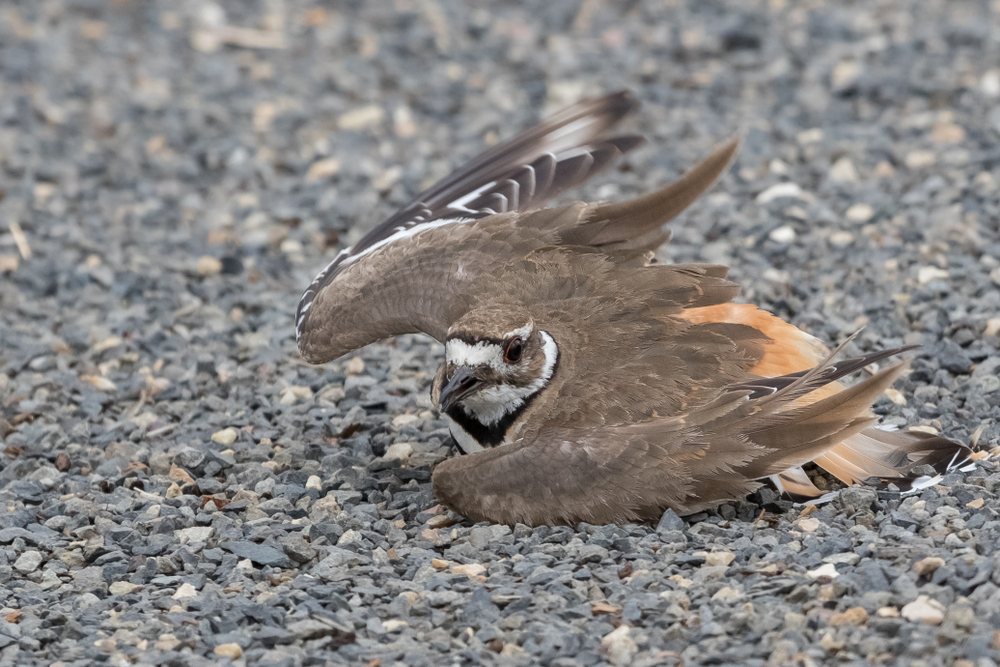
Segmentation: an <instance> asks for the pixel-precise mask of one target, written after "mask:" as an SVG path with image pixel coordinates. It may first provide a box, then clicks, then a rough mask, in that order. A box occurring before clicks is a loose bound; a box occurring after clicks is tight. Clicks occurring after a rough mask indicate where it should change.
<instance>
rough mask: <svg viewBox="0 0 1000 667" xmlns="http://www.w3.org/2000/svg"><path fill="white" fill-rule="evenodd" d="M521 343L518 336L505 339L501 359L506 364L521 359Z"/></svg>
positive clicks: (514, 362)
mask: <svg viewBox="0 0 1000 667" xmlns="http://www.w3.org/2000/svg"><path fill="white" fill-rule="evenodd" d="M522 346H523V343H522V341H521V337H520V336H515V337H514V338H511V339H510V340H509V341H507V345H506V347H504V349H503V360H504V361H505V362H507V363H508V364H516V363H517V362H519V361H520V360H521V347H522Z"/></svg>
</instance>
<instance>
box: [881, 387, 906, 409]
mask: <svg viewBox="0 0 1000 667" xmlns="http://www.w3.org/2000/svg"><path fill="white" fill-rule="evenodd" d="M883 393H884V394H885V395H886V398H888V399H889V400H890V401H892V402H893V403H895V404H896V405H906V397H905V396H903V393H902V392H901V391H899V390H898V389H893V388H892V387H889V388H888V389H886V390H885V392H883Z"/></svg>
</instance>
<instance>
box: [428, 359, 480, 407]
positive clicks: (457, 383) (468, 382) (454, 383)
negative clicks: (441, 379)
mask: <svg viewBox="0 0 1000 667" xmlns="http://www.w3.org/2000/svg"><path fill="white" fill-rule="evenodd" d="M477 387H479V378H477V377H476V376H475V375H474V374H473V371H472V368H470V367H469V366H459V367H458V370H456V371H455V374H454V375H452V376H451V379H449V380H448V382H446V383H445V385H444V388H443V389H442V390H441V396H440V398H439V399H438V402H439V403H440V404H441V412H447V411H448V410H449V409H451V407H452V406H453V405H455V404H456V403H458V402H459V401H461V400H462V399H463V398H465V397H466V396H468V395H469V394H471V393H472V392H473V391H475V390H476V388H477Z"/></svg>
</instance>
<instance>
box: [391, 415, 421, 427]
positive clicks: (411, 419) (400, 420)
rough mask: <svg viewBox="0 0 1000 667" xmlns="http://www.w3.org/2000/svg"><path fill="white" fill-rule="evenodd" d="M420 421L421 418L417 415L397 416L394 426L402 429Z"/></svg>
mask: <svg viewBox="0 0 1000 667" xmlns="http://www.w3.org/2000/svg"><path fill="white" fill-rule="evenodd" d="M418 421H420V417H418V416H417V415H396V416H395V417H393V418H392V425H393V426H395V427H396V428H402V427H404V426H407V425H408V424H413V423H415V422H418Z"/></svg>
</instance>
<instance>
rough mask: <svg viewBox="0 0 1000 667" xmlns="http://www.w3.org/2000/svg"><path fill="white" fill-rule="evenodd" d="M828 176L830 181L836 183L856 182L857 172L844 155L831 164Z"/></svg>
mask: <svg viewBox="0 0 1000 667" xmlns="http://www.w3.org/2000/svg"><path fill="white" fill-rule="evenodd" d="M828 176H829V177H830V180H831V181H836V182H838V183H857V182H858V170H857V169H855V168H854V163H853V162H851V159H850V158H849V157H847V156H846V155H845V156H844V157H842V158H840V159H839V160H837V161H836V162H834V163H833V166H831V167H830V171H829V173H828Z"/></svg>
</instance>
